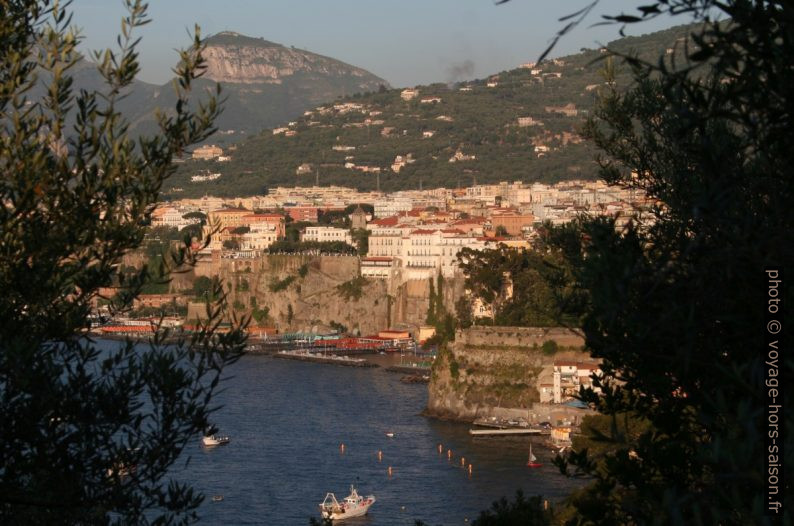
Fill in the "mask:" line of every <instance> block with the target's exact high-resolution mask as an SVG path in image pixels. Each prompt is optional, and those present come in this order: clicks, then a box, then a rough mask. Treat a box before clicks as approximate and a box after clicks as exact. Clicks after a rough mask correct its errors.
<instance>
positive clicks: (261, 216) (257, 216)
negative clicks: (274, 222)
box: [245, 214, 284, 219]
mask: <svg viewBox="0 0 794 526" xmlns="http://www.w3.org/2000/svg"><path fill="white" fill-rule="evenodd" d="M245 217H251V218H254V219H284V216H283V215H281V214H248V215H247V216H245Z"/></svg>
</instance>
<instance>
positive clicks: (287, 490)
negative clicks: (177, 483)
mask: <svg viewBox="0 0 794 526" xmlns="http://www.w3.org/2000/svg"><path fill="white" fill-rule="evenodd" d="M371 359H372V360H373V361H376V362H379V363H380V365H381V367H379V368H367V369H364V368H355V367H345V366H339V365H326V364H317V363H306V362H298V361H292V360H284V359H275V358H273V357H270V356H264V355H247V356H245V357H243V358H242V359H241V360H240V361H239V362H237V363H236V364H234V365H233V366H231V367H229V368H227V371H226V372H227V374H226V376H227V378H226V380H225V382H224V383H223V392H222V393H220V394H219V395H218V397H217V401H218V402H219V403H220V405H221V407H220V409H218V410H217V412H215V413H214V414H213V422H214V423H215V424H216V425H217V426H218V428H219V431H220V432H219V434H222V435H228V436H229V437H230V438H231V441H230V442H229V443H228V444H227V445H223V446H219V447H214V448H209V449H208V448H204V447H202V446H201V445H200V437H199V436H196V438H195V441H192V442H191V443H190V444H189V446H188V448H187V450H186V451H185V452H184V453H183V457H181V459H180V460H179V463H178V465H177V466H175V468H174V476H175V477H176V478H178V479H182V480H187V481H189V482H190V483H192V485H193V487H194V488H195V489H196V490H198V491H200V492H202V493H203V494H204V495H205V496H206V498H205V501H204V503H203V504H202V506H201V507H200V509H199V514H200V517H201V520H200V524H208V525H215V524H218V525H238V524H239V525H245V524H268V525H277V526H291V525H301V526H306V525H308V524H309V522H310V518H311V517H315V518H319V517H320V514H319V507H318V505H319V503H320V502H322V500H323V499H324V497H325V495H326V493H328V492H333V493H334V494H335V495H336V497H337V498H338V499H341V498H343V497H345V496H346V495H347V494H348V493H349V492H350V486H351V485H355V487H356V489H357V490H358V492H359V493H360V494H361V495H370V494H372V495H375V497H376V499H377V501H376V503H375V504H374V505H373V506H372V507H371V508H370V512H369V514H368V515H367V516H365V517H361V518H356V519H350V520H347V521H345V522H344V524H346V525H350V526H360V525H367V526H375V525H383V526H395V525H403V524H404V525H412V526H413V524H414V523H415V520H417V519H418V520H422V521H423V522H424V523H425V524H427V525H431V526H434V525H438V524H442V525H465V524H469V523H471V522H472V521H473V520H474V519H476V518H477V516H478V515H479V513H480V511H481V510H484V509H487V508H489V507H490V506H491V505H492V503H493V502H494V501H496V500H497V499H500V498H501V497H503V496H505V497H507V498H508V499H511V500H512V499H513V498H514V497H515V494H516V491H517V490H518V489H521V490H523V492H524V494H525V495H542V496H543V497H544V498H545V499H548V500H549V501H550V502H554V501H557V500H559V499H561V498H563V497H565V496H566V495H568V494H569V493H570V492H571V491H572V490H573V489H574V488H575V487H576V486H577V485H578V483H577V482H576V481H573V480H570V479H567V478H565V477H564V476H562V475H561V474H560V473H559V470H558V469H557V468H556V467H555V466H554V465H553V464H552V462H551V461H552V458H553V455H554V452H553V451H551V450H550V449H547V448H546V447H544V446H543V445H542V440H540V439H539V438H535V439H533V440H535V442H534V443H533V452H534V454H535V455H536V456H537V457H538V458H539V460H540V461H541V462H542V463H543V466H542V467H540V468H534V469H533V468H528V467H527V466H526V462H527V457H528V449H529V444H530V438H528V437H500V438H472V437H471V436H470V435H469V434H468V429H469V427H470V426H469V425H467V424H462V423H455V422H449V421H442V420H437V419H433V418H429V417H426V416H422V411H423V410H424V408H425V406H426V403H427V385H426V384H406V383H402V382H401V381H400V378H401V375H400V374H395V373H390V372H387V371H386V370H385V368H386V366H388V365H389V364H392V363H395V362H397V363H399V360H401V359H402V360H405V359H406V358H405V357H402V358H401V357H399V356H380V355H378V356H375V357H373V358H371ZM387 434H393V437H390V436H388V435H387ZM342 445H344V448H343V447H342ZM439 447H440V449H441V452H439ZM379 452H380V458H379V454H378V453H379ZM188 460H189V462H186V461H188ZM469 465H471V473H470V472H469ZM213 497H215V498H214V499H213Z"/></svg>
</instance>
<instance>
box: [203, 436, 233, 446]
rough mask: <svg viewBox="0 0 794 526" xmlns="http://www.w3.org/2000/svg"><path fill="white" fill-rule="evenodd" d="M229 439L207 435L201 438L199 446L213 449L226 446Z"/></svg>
mask: <svg viewBox="0 0 794 526" xmlns="http://www.w3.org/2000/svg"><path fill="white" fill-rule="evenodd" d="M230 440H231V439H230V438H229V437H226V436H223V437H222V436H218V435H209V436H205V437H201V444H202V445H203V446H204V447H214V446H222V445H224V444H228V443H229V441H230Z"/></svg>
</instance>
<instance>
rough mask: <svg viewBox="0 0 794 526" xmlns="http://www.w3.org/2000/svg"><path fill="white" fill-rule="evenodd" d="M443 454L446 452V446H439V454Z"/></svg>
mask: <svg viewBox="0 0 794 526" xmlns="http://www.w3.org/2000/svg"><path fill="white" fill-rule="evenodd" d="M443 452H444V446H442V445H441V444H439V445H438V454H439V455H440V454H441V453H443Z"/></svg>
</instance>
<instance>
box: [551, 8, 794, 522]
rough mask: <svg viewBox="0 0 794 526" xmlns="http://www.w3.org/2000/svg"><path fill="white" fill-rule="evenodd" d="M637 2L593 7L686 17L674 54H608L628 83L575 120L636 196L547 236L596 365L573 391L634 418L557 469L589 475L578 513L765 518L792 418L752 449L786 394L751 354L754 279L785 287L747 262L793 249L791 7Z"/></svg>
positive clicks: (785, 359) (757, 287) (761, 327)
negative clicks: (594, 452) (608, 443)
mask: <svg viewBox="0 0 794 526" xmlns="http://www.w3.org/2000/svg"><path fill="white" fill-rule="evenodd" d="M641 10H642V14H641V15H640V16H636V17H634V16H629V15H620V16H616V17H611V19H612V20H615V21H618V22H622V23H632V22H635V21H640V20H643V19H645V18H648V17H651V16H656V15H658V14H659V13H682V12H683V13H689V14H691V15H693V16H694V18H695V19H696V20H697V21H699V22H701V23H702V24H701V25H699V26H697V27H696V29H694V31H693V33H692V35H691V41H690V42H689V43H685V44H682V46H681V49H680V51H681V52H683V53H684V54H685V57H686V59H685V60H684V61H683V62H682V61H675V62H673V61H672V60H671V59H670V58H667V59H665V58H661V59H660V60H659V61H658V62H657V63H643V62H641V61H639V60H637V59H636V58H634V57H630V56H624V57H622V58H624V59H625V61H626V64H628V66H629V67H631V68H632V72H633V76H634V79H635V84H634V86H633V87H632V88H631V89H629V90H628V91H626V92H620V91H618V90H617V89H607V90H605V92H604V93H603V94H602V101H601V104H600V107H599V109H598V110H597V112H596V116H595V117H594V118H592V119H591V120H590V121H589V122H588V123H587V125H586V127H585V130H584V133H585V135H586V136H588V137H589V138H590V139H592V140H593V141H594V142H595V143H596V145H597V146H598V147H599V148H600V149H601V150H602V151H603V152H604V153H605V155H604V156H603V158H601V159H600V165H601V174H602V176H603V178H604V179H605V180H606V181H607V182H608V183H610V184H617V185H622V186H624V187H627V188H631V189H636V190H637V192H638V193H642V194H645V195H647V196H648V197H649V198H650V202H651V203H653V204H652V205H651V206H649V207H648V208H647V209H646V210H644V211H638V214H637V215H636V217H635V219H634V221H632V222H630V223H629V224H628V225H627V226H625V227H618V225H617V224H616V221H615V220H614V218H608V219H603V218H602V219H596V220H585V221H582V223H581V224H580V228H579V231H578V233H575V235H574V236H573V237H572V236H571V232H565V233H563V234H562V235H561V237H560V239H565V240H566V242H565V243H566V247H567V248H566V255H567V259H568V261H569V262H570V264H571V266H572V268H573V269H574V270H573V274H574V278H575V282H576V284H577V286H578V287H579V288H580V289H581V290H582V291H583V292H584V293H586V294H587V296H588V298H589V303H588V305H587V306H586V309H584V324H583V329H584V332H585V336H586V344H587V346H588V347H589V348H590V350H591V352H592V355H593V356H594V357H596V358H598V359H600V360H602V361H603V363H602V366H601V369H602V370H603V371H604V377H603V379H596V380H595V381H594V385H595V386H596V387H600V388H601V390H602V391H603V393H602V394H596V393H595V392H593V390H591V389H586V390H583V391H582V393H581V396H582V398H583V399H584V400H585V401H587V402H588V403H590V404H591V405H592V406H593V407H595V408H597V409H598V410H599V411H600V412H601V413H603V414H605V415H609V416H619V415H625V414H630V415H634V417H636V418H639V419H641V420H642V421H643V422H647V424H648V425H647V428H643V429H640V431H639V432H638V433H634V434H632V435H629V436H627V435H626V434H625V433H623V434H621V433H618V432H617V431H618V430H617V429H615V428H613V432H612V433H610V435H611V436H609V437H608V439H611V440H612V441H613V442H614V445H616V447H615V448H614V449H612V450H611V451H610V452H609V454H608V455H606V456H602V457H597V458H593V457H592V456H591V455H590V454H588V451H587V450H586V449H582V450H580V451H578V452H576V453H574V454H572V455H571V457H570V458H568V459H567V461H566V462H562V463H561V464H562V465H563V467H565V468H570V467H573V468H575V469H577V470H579V471H581V472H584V473H586V474H588V475H591V476H593V477H594V478H595V481H594V482H593V483H592V484H591V485H590V486H589V487H588V488H587V491H586V492H585V494H584V495H579V496H578V497H577V498H576V499H575V501H574V507H575V508H576V511H577V517H578V519H577V521H578V523H585V522H586V523H601V524H605V523H607V524H651V523H653V524H765V523H769V522H770V520H771V519H770V517H767V516H765V509H766V508H767V506H768V501H773V500H775V496H774V494H769V495H768V494H767V482H768V480H769V478H770V475H771V474H772V473H770V472H768V471H767V465H766V464H767V463H770V464H773V463H775V459H778V460H777V462H785V468H784V469H786V470H789V471H790V470H791V456H788V457H787V458H786V459H785V461H783V459H782V457H779V456H777V455H775V454H774V453H775V451H778V450H783V449H788V450H790V449H791V448H792V439H791V437H792V421H794V419H792V416H791V414H790V412H789V413H787V414H786V415H785V417H782V416H778V415H775V418H776V421H779V426H780V434H779V435H778V444H781V443H782V444H783V445H781V446H779V449H778V450H772V449H770V448H771V444H769V446H768V445H767V439H768V438H774V437H769V435H768V433H769V432H771V430H772V428H771V427H769V426H766V425H764V424H765V423H767V422H768V417H769V411H770V409H769V404H772V403H778V404H781V405H783V406H785V405H787V404H790V403H791V394H790V392H786V393H783V392H781V391H778V392H777V393H778V397H777V401H776V402H771V401H770V396H771V395H769V389H770V388H773V387H776V386H777V382H778V375H783V374H788V375H791V372H792V369H794V362H793V360H792V357H791V355H790V354H788V355H785V354H779V359H780V361H779V362H772V361H771V360H770V359H769V357H770V355H774V356H778V351H777V349H774V348H773V347H770V345H772V344H773V342H775V341H777V340H778V338H777V336H775V335H773V334H769V333H767V332H765V328H766V326H767V325H766V323H767V321H766V319H765V316H767V314H768V305H769V303H768V300H769V299H770V295H769V294H770V290H771V288H774V292H775V293H776V294H778V295H779V296H786V295H790V294H789V293H790V291H791V286H790V285H789V284H788V282H786V281H783V282H779V283H778V282H775V283H773V282H772V281H771V279H773V278H774V277H775V274H774V273H773V272H769V273H767V272H765V269H781V267H782V266H783V265H786V264H790V263H791V262H792V261H794V254H792V250H793V249H794V238H793V234H792V233H793V232H794V224H793V223H794V214H791V211H790V207H791V203H792V202H794V199H792V198H793V197H794V196H792V184H791V178H790V174H791V166H792V161H794V158H793V157H794V153H793V152H794V137H792V134H791V133H790V129H791V127H792V120H791V119H792V109H794V92H793V91H792V90H791V88H790V86H791V82H792V81H794V71H793V70H792V68H791V63H790V57H791V56H792V53H794V39H792V38H791V16H792V8H791V6H790V4H788V3H786V2H776V1H772V2H755V1H753V2H751V1H729V2H723V3H718V2H713V1H695V0H677V1H673V2H666V1H665V2H662V1H658V2H651V3H650V4H649V5H646V6H643V7H642V8H641ZM717 13H722V14H724V15H726V16H727V17H729V18H730V20H729V21H727V22H718V21H715V20H714V19H713V18H712V17H713V16H715V14H717ZM608 66H609V65H608ZM606 73H607V83H608V85H610V86H614V83H613V82H612V78H613V77H612V76H611V75H610V71H609V68H607V72H606ZM572 240H575V241H577V242H576V243H572V242H571V241H572ZM779 316H780V318H781V319H782V320H784V321H783V324H786V323H788V322H789V320H790V316H787V315H786V314H783V313H782V312H781V314H779ZM765 361H766V362H769V363H767V364H765ZM770 363H774V366H773V365H770ZM783 428H785V431H783ZM783 437H785V438H783ZM770 455H772V457H771V458H770ZM777 480H781V479H777ZM779 493H782V494H786V493H788V494H790V487H786V486H784V487H781V488H779ZM777 500H781V499H777ZM781 513H783V512H781ZM790 513H791V512H790V511H788V510H786V511H785V515H784V519H783V522H784V523H785V522H790V520H791V514H790Z"/></svg>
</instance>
